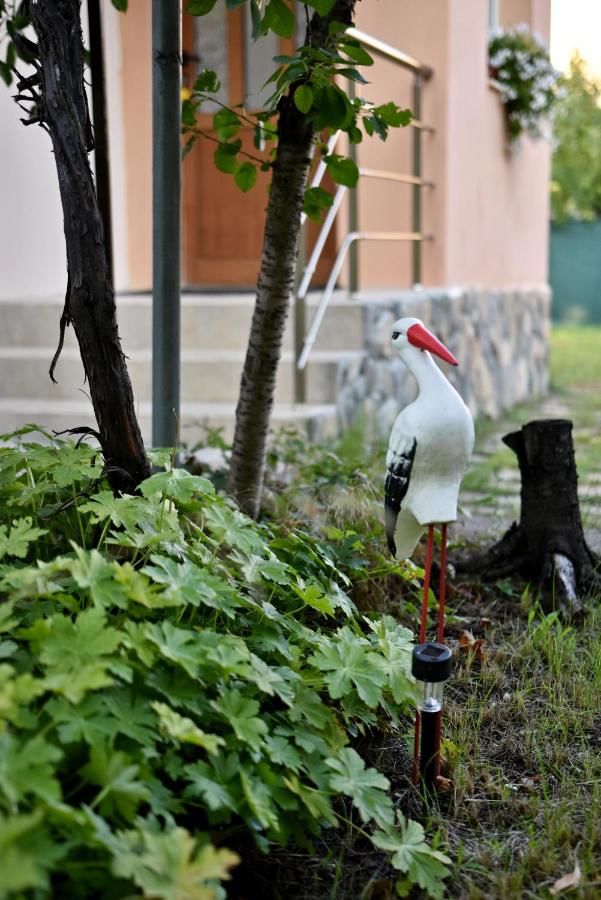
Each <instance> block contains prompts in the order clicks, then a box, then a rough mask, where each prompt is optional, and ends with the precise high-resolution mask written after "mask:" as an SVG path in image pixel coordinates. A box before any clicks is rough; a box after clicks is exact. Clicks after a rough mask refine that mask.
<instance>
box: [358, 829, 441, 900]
mask: <svg viewBox="0 0 601 900" xmlns="http://www.w3.org/2000/svg"><path fill="white" fill-rule="evenodd" d="M397 819H398V826H397V827H395V826H394V825H390V826H387V827H385V828H384V829H383V830H382V831H376V832H375V833H374V834H373V836H372V843H373V844H375V846H376V847H379V848H380V849H381V850H386V851H387V852H388V853H390V854H392V856H391V862H392V865H393V866H394V867H395V868H396V869H398V870H399V871H400V872H404V873H406V874H407V875H408V877H409V880H410V881H411V882H412V883H413V884H417V885H419V887H420V888H421V889H422V890H424V891H426V893H427V894H428V896H429V897H433V898H435V900H437V898H442V897H443V896H444V885H443V883H442V879H443V878H446V876H447V875H448V874H449V870H448V869H447V866H449V865H450V864H451V860H450V859H448V857H446V856H445V855H444V853H441V852H440V851H439V850H433V849H432V848H431V847H430V846H428V844H427V843H426V841H425V835H424V829H423V827H422V826H421V825H420V824H419V822H413V821H411V820H410V819H405V817H404V816H403V815H402V814H401V813H397Z"/></svg>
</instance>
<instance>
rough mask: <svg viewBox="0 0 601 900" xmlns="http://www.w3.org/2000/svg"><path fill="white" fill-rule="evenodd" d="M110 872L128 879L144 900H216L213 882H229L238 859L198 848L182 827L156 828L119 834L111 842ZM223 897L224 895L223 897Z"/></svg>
mask: <svg viewBox="0 0 601 900" xmlns="http://www.w3.org/2000/svg"><path fill="white" fill-rule="evenodd" d="M112 853H113V873H114V874H115V875H116V876H118V877H120V878H129V879H131V880H132V881H133V882H134V883H135V884H136V885H137V886H138V887H139V888H140V889H141V890H142V893H143V896H144V897H154V898H162V900H215V898H216V897H217V896H219V895H218V894H217V893H216V882H218V881H224V880H226V879H228V878H229V877H230V876H229V872H230V869H232V868H233V867H234V866H236V865H237V864H238V862H239V857H238V856H237V855H236V854H235V853H232V852H231V850H227V849H226V848H225V847H221V848H219V849H218V850H216V849H215V847H213V846H212V845H211V844H205V845H204V846H203V847H201V848H200V849H198V848H197V845H196V840H195V839H194V838H193V837H192V835H191V834H190V833H189V832H187V831H186V830H185V829H183V828H174V827H173V826H167V827H166V829H165V831H164V832H161V831H159V830H158V829H157V827H156V825H153V826H152V827H144V823H141V825H140V826H139V827H138V828H137V829H136V830H135V831H128V832H121V833H120V834H119V841H118V843H113V846H112ZM222 896H223V894H222Z"/></svg>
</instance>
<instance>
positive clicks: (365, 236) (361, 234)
mask: <svg viewBox="0 0 601 900" xmlns="http://www.w3.org/2000/svg"><path fill="white" fill-rule="evenodd" d="M429 240H432V235H429V234H419V233H416V232H411V231H408V232H406V231H351V232H350V233H349V234H347V236H346V237H345V239H344V241H343V242H342V244H341V245H340V249H339V251H338V253H337V255H336V259H335V260H334V265H333V266H332V271H331V272H330V277H329V278H328V283H327V284H326V286H325V288H324V292H323V294H322V295H321V300H320V301H319V305H318V307H317V309H316V310H315V315H314V316H313V321H312V322H311V327H310V328H309V331H308V333H307V336H306V338H305V340H304V343H303V349H302V352H301V354H300V356H299V358H298V362H297V364H296V367H297V369H300V370H302V369H304V368H305V366H306V365H307V361H308V359H309V354H310V353H311V349H312V347H313V344H314V343H315V339H316V337H317V333H318V331H319V326H320V325H321V321H322V319H323V317H324V315H325V312H326V309H327V308H328V304H329V302H330V299H331V297H332V294H333V293H334V288H335V287H336V279H337V278H338V276H339V275H340V270H341V269H342V266H343V264H344V260H345V257H346V254H347V253H348V251H349V248H350V247H351V245H352V244H354V243H355V242H356V241H415V242H421V241H429Z"/></svg>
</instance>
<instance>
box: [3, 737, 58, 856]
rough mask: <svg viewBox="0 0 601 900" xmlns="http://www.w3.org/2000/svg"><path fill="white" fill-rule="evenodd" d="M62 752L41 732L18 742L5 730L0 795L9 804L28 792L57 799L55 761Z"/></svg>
mask: <svg viewBox="0 0 601 900" xmlns="http://www.w3.org/2000/svg"><path fill="white" fill-rule="evenodd" d="M62 755H63V754H62V751H61V750H60V749H59V748H58V747H55V746H53V745H52V744H50V743H48V742H47V741H46V740H45V739H44V738H43V737H42V736H41V735H36V737H34V738H31V740H28V741H19V740H17V738H16V737H14V736H13V735H12V734H9V733H8V732H6V731H5V732H4V733H2V734H0V796H2V795H3V796H4V797H5V799H6V801H7V802H8V803H9V804H10V805H11V806H16V805H17V804H18V803H20V802H22V800H23V799H24V798H25V797H27V796H29V795H31V794H33V795H34V796H36V797H39V798H40V799H41V800H44V801H46V802H48V803H52V802H53V801H56V800H60V797H61V788H60V784H59V782H58V780H57V778H56V777H55V770H56V766H55V763H57V762H58V761H59V760H60V759H61V758H62ZM0 855H1V854H0Z"/></svg>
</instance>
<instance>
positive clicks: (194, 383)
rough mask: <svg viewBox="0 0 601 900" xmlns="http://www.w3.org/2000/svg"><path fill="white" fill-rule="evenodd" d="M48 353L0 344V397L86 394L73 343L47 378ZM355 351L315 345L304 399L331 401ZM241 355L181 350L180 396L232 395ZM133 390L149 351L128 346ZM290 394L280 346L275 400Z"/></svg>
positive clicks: (141, 380) (290, 374)
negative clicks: (345, 364)
mask: <svg viewBox="0 0 601 900" xmlns="http://www.w3.org/2000/svg"><path fill="white" fill-rule="evenodd" d="M53 354H54V348H51V347H0V385H1V390H0V396H2V397H22V398H28V397H29V398H32V399H33V398H36V399H39V400H42V399H48V400H72V401H75V400H77V399H78V398H79V397H80V396H81V392H82V391H83V392H84V393H86V394H87V392H88V387H87V384H86V383H85V381H84V371H83V366H82V364H81V359H80V357H79V351H78V350H77V349H76V348H73V347H70V348H64V349H63V352H62V353H61V357H60V359H59V361H58V364H57V366H56V369H55V373H54V377H55V378H56V380H57V383H56V384H55V383H53V382H52V381H51V380H50V378H49V377H48V367H49V365H50V362H51V360H52V357H53ZM361 356H362V354H361V353H358V352H355V353H350V354H349V353H341V352H339V351H323V350H322V351H318V350H316V351H315V352H314V353H313V355H312V357H311V359H310V363H309V365H308V367H307V369H306V378H307V381H306V384H307V391H306V397H307V401H308V402H309V403H333V402H335V400H336V384H337V374H338V369H339V365H340V363H341V362H342V361H345V362H349V361H350V360H352V359H356V360H358V359H360V358H361ZM243 363H244V354H243V353H241V352H239V351H232V350H229V351H222V350H183V351H182V354H181V401H182V403H187V402H190V403H197V402H200V401H202V400H204V399H207V400H210V401H211V402H213V403H219V402H231V403H234V402H236V400H237V399H238V393H239V389H240V376H241V372H242V366H243ZM127 368H128V371H129V374H130V378H131V380H132V385H133V389H134V395H135V397H136V399H137V400H139V401H140V402H142V403H144V402H149V401H150V400H151V398H152V354H151V352H150V351H149V350H134V351H132V352H131V353H130V354H129V356H128V360H127ZM293 399H294V362H293V358H292V354H291V353H290V352H288V351H286V352H285V353H284V354H283V355H282V360H281V363H280V367H279V370H278V379H277V388H276V403H290V402H292V400H293Z"/></svg>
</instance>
